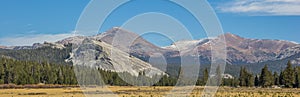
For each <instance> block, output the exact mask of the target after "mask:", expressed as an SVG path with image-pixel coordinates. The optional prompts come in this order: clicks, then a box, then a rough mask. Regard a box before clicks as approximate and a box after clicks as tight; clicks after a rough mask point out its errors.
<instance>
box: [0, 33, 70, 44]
mask: <svg viewBox="0 0 300 97" xmlns="http://www.w3.org/2000/svg"><path fill="white" fill-rule="evenodd" d="M73 35H74V34H73V33H63V34H37V35H26V36H16V37H4V38H0V45H5V46H29V45H32V44H33V43H43V42H45V41H47V42H56V41H59V40H62V39H64V38H68V37H72V36H73Z"/></svg>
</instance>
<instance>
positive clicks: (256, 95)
mask: <svg viewBox="0 0 300 97" xmlns="http://www.w3.org/2000/svg"><path fill="white" fill-rule="evenodd" d="M108 89H109V90H111V91H113V93H114V94H117V95H118V96H119V97H164V96H165V95H166V94H167V93H168V92H169V91H170V90H172V89H173V87H132V86H109V87H108ZM203 89H204V87H202V86H198V87H195V88H194V90H193V92H192V94H191V95H190V97H199V96H201V93H202V91H203ZM84 93H86V94H87V95H88V96H87V97H94V96H95V97H109V96H111V94H112V93H109V92H107V91H105V90H104V88H101V87H90V88H44V89H43V88H40V89H29V88H24V89H0V96H1V97H85V95H84ZM215 96H216V97H300V89H296V88H295V89H294V88H231V87H220V88H219V90H218V92H217V93H216V95H215Z"/></svg>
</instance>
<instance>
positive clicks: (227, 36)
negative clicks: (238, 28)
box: [224, 32, 243, 40]
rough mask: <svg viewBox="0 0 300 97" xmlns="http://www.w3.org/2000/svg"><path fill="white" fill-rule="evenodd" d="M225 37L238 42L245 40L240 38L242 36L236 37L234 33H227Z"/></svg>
mask: <svg viewBox="0 0 300 97" xmlns="http://www.w3.org/2000/svg"><path fill="white" fill-rule="evenodd" d="M224 37H225V38H226V39H237V40H239V39H243V38H242V37H240V36H238V35H235V34H232V33H229V32H227V33H225V34H224Z"/></svg>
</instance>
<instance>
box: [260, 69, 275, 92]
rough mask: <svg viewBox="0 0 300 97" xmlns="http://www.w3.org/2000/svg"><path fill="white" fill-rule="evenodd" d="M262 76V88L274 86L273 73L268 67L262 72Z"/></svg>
mask: <svg viewBox="0 0 300 97" xmlns="http://www.w3.org/2000/svg"><path fill="white" fill-rule="evenodd" d="M260 75H261V76H260V84H261V86H262V87H270V86H272V85H273V76H272V73H271V71H269V70H268V66H267V65H265V67H264V68H263V69H262V70H261V74H260Z"/></svg>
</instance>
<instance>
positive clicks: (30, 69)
mask: <svg viewBox="0 0 300 97" xmlns="http://www.w3.org/2000/svg"><path fill="white" fill-rule="evenodd" d="M74 68H75V67H74V66H73V65H60V64H53V63H48V62H34V61H20V60H14V59H10V58H5V57H2V58H0V84H16V85H25V84H39V83H44V84H59V85H78V84H84V85H104V84H106V85H112V86H114V85H115V86H130V85H131V84H129V83H128V82H126V81H124V80H123V79H122V78H121V77H120V75H121V76H123V78H128V79H135V80H132V82H130V83H135V84H138V85H154V86H174V85H176V83H177V79H178V77H179V76H178V75H177V76H170V74H169V75H163V76H158V75H157V76H153V77H152V78H160V80H158V81H149V80H150V79H152V78H150V77H147V76H145V74H144V72H140V73H139V75H138V76H132V75H131V74H130V73H127V72H122V73H116V72H113V71H109V70H102V69H100V68H93V69H91V68H90V67H84V66H79V67H76V68H77V69H76V68H75V69H74ZM78 69H80V71H76V70H78ZM74 70H75V71H76V72H74ZM93 72H98V73H93ZM202 72H203V75H202V76H201V77H199V78H198V80H197V82H196V85H202V86H203V85H206V83H207V80H208V79H209V78H212V77H213V76H209V69H207V68H206V69H204V70H203V71H202ZM216 72H217V73H216V74H217V76H221V75H220V73H218V70H216ZM177 73H178V74H180V70H179V72H177ZM76 75H77V77H79V78H76ZM99 79H101V80H99ZM218 83H219V84H220V85H222V86H234V87H237V86H241V87H264V88H265V87H272V86H278V87H286V88H300V67H299V66H296V67H293V66H292V64H291V62H288V63H287V66H286V68H285V69H283V70H282V71H281V72H280V73H277V72H271V71H270V70H269V69H268V66H267V65H265V67H264V68H262V70H261V72H260V73H259V74H253V73H251V72H249V71H248V70H247V69H246V68H245V67H241V69H240V73H239V76H238V77H235V78H223V79H222V80H220V82H218Z"/></svg>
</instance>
